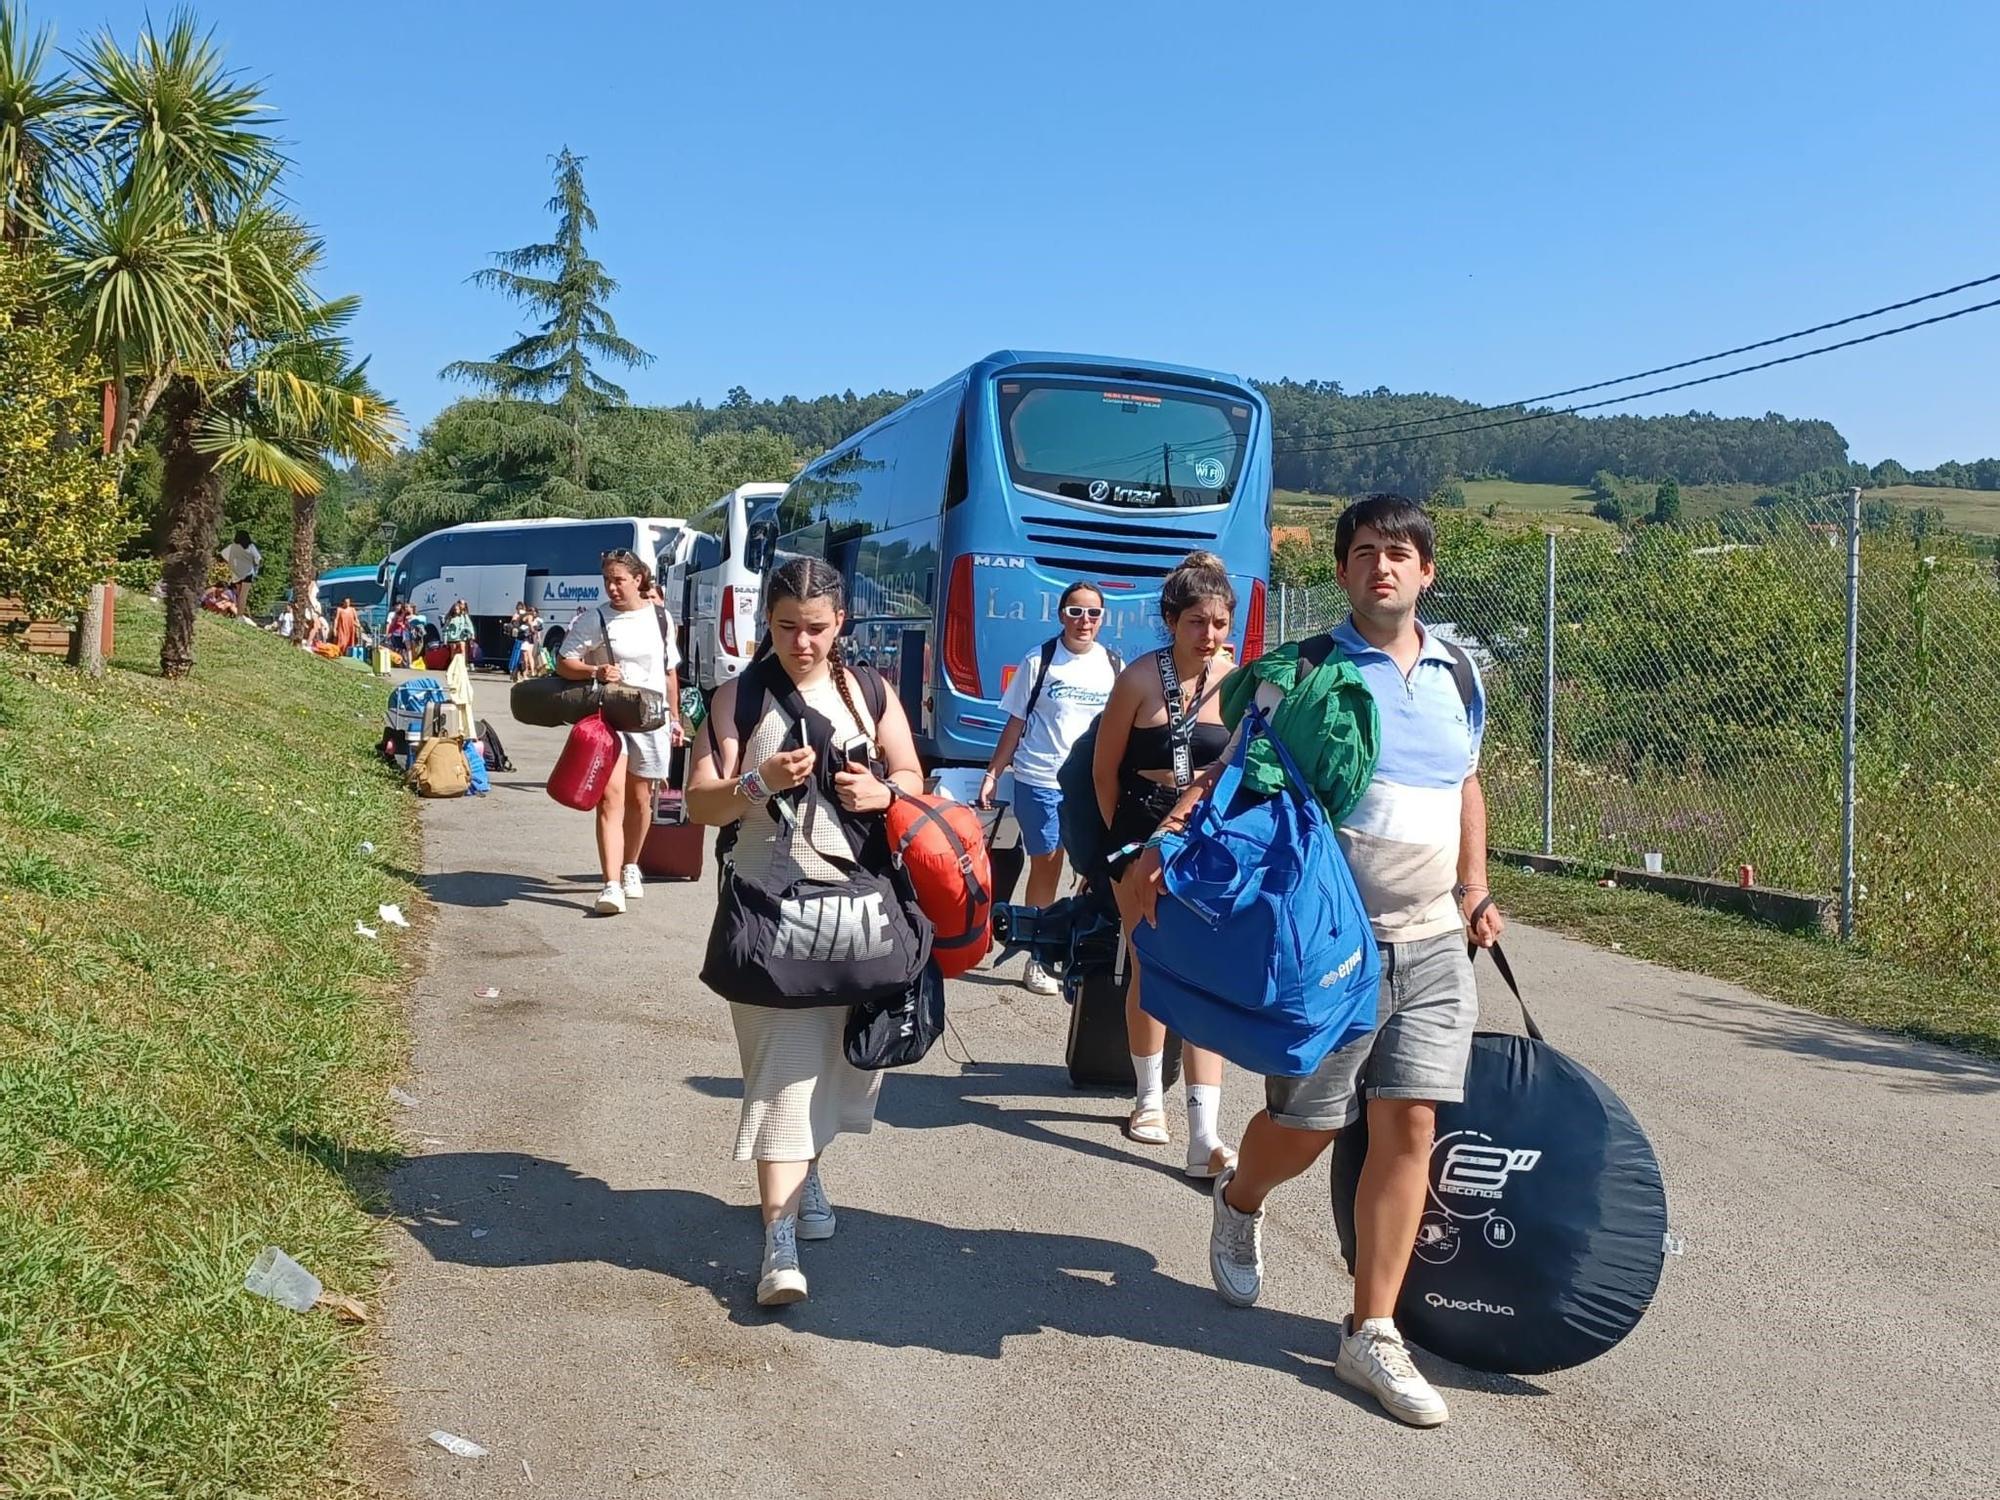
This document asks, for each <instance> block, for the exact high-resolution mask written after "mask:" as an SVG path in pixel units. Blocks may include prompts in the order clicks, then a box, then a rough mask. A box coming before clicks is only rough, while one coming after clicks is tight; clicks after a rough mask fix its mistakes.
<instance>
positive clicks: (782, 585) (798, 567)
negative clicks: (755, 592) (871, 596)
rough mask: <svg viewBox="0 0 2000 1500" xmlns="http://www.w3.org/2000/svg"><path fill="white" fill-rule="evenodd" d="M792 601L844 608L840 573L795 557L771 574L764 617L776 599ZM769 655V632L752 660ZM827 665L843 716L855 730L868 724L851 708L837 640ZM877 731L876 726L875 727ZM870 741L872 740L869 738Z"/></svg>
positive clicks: (851, 698) (851, 695)
mask: <svg viewBox="0 0 2000 1500" xmlns="http://www.w3.org/2000/svg"><path fill="white" fill-rule="evenodd" d="M784 599H796V600H798V601H799V602H800V603H805V602H806V601H807V600H811V599H829V600H831V601H832V602H833V608H834V612H835V613H836V614H838V613H840V612H842V611H844V610H845V609H846V608H847V587H846V585H845V584H844V583H843V582H842V581H841V577H840V570H839V569H838V568H836V567H834V566H833V565H832V564H830V563H827V562H824V561H822V560H821V559H819V558H817V557H795V558H793V559H792V560H791V561H790V562H788V563H786V564H785V565H784V566H783V567H780V568H778V569H777V570H776V571H774V572H773V573H772V574H771V584H770V587H769V588H768V589H767V590H766V591H765V598H764V615H765V618H766V619H769V618H770V613H771V610H772V609H773V608H775V607H776V606H777V604H778V603H779V601H780V600H784ZM770 654H771V632H770V631H769V630H766V631H765V632H764V639H763V640H761V641H759V642H758V643H757V652H756V655H755V656H754V657H752V660H753V661H761V660H762V659H763V658H764V657H766V656H769V655H770ZM826 660H827V666H828V667H829V669H830V670H831V671H832V673H833V687H834V691H835V692H837V693H839V694H840V701H841V702H842V703H843V704H844V705H845V706H846V708H847V716H848V717H849V718H850V719H852V720H853V721H854V724H855V727H856V728H857V729H858V728H860V727H861V726H862V725H863V724H865V723H867V722H868V721H867V720H865V719H863V718H862V717H861V710H860V709H859V708H857V707H856V706H855V703H854V691H853V689H852V688H850V687H849V686H848V685H847V658H846V655H845V653H844V652H843V651H842V650H841V648H840V640H839V638H838V637H835V639H834V642H833V645H832V646H831V647H830V648H829V649H828V651H827V653H826ZM876 727H877V729H878V730H879V728H880V726H879V725H878V726H876ZM870 738H871V739H872V738H874V736H873V735H870Z"/></svg>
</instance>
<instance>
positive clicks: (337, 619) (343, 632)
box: [333, 599, 361, 656]
mask: <svg viewBox="0 0 2000 1500" xmlns="http://www.w3.org/2000/svg"><path fill="white" fill-rule="evenodd" d="M333 644H334V648H335V649H336V650H337V651H339V652H340V654H341V655H342V656H345V655H347V653H348V652H350V651H352V650H353V649H354V648H355V647H356V646H359V645H360V644H361V611H359V610H358V609H356V608H355V607H354V601H353V600H352V599H342V600H341V601H340V608H338V609H336V610H335V611H334V612H333Z"/></svg>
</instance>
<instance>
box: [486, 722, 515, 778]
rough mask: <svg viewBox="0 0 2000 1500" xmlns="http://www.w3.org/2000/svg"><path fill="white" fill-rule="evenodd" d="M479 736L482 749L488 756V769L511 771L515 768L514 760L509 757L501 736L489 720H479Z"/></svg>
mask: <svg viewBox="0 0 2000 1500" xmlns="http://www.w3.org/2000/svg"><path fill="white" fill-rule="evenodd" d="M477 738H478V740H479V748H480V751H481V753H482V754H484V755H485V757H486V769H487V770H489V771H511V770H513V769H514V762H512V761H511V760H509V759H507V749H506V747H505V746H504V745H502V744H501V743H500V736H499V735H497V734H495V733H494V732H493V725H492V723H491V722H490V721H489V720H486V719H481V720H480V721H479V728H478V734H477Z"/></svg>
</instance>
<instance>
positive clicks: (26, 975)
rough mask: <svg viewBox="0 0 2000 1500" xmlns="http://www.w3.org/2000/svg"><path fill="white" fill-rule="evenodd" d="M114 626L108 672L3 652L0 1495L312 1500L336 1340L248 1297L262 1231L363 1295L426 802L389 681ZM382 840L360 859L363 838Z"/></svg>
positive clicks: (245, 645) (347, 1393) (354, 1336)
mask: <svg viewBox="0 0 2000 1500" xmlns="http://www.w3.org/2000/svg"><path fill="white" fill-rule="evenodd" d="M159 642H160V614H159V611H158V609H157V607H156V606H154V605H152V604H151V603H150V602H132V603H128V604H127V605H126V606H125V607H123V608H121V610H120V613H119V621H118V637H117V647H118V650H117V657H116V666H115V668H114V670H113V671H111V672H110V673H109V674H108V675H107V676H106V677H105V679H104V680H102V681H101V682H96V683H92V682H88V681H86V680H84V679H82V678H81V677H79V676H78V675H77V674H75V673H72V672H69V671H68V670H66V669H63V668H60V667H56V668H52V667H50V666H48V665H47V664H45V663H37V662H34V661H31V660H24V659H22V658H19V657H16V656H13V655H11V654H8V655H0V1491H4V1492H6V1493H9V1494H21V1495H48V1496H56V1495H69V1496H85V1495H88V1496H112V1495H116V1496H120V1497H125V1496H135V1497H137V1496H161V1497H166V1496H197V1495H200V1496H222V1495H229V1496H320V1495H324V1494H327V1493H331V1492H332V1491H333V1489H334V1488H335V1487H336V1486H337V1485H338V1483H339V1480H338V1477H337V1463H336V1459H335V1457H334V1454H333V1439H334V1436H335V1429H336V1425H337V1423H338V1421H339V1420H340V1412H341V1409H342V1407H343V1405H344V1404H345V1403H347V1402H349V1400H350V1398H351V1397H352V1395H353V1392H354V1390H355V1370H356V1365H357V1360H358V1357H359V1354H360V1346H359V1335H358V1333H357V1331H356V1330H354V1329H351V1328H343V1327H342V1326H340V1325H339V1324H337V1323H335V1322H334V1321H333V1320H332V1318H331V1317H330V1316H329V1315H328V1314H327V1313H326V1312H324V1311H318V1312H313V1313H309V1314H305V1315H300V1314H296V1313H292V1312H288V1311H285V1310H284V1309H282V1308H279V1307H277V1306H275V1305H273V1304H271V1303H268V1302H265V1301H262V1300H259V1299H257V1298H254V1297H252V1296H250V1295H249V1294H247V1293H246V1292H244V1291H243V1290H242V1280H243V1273H244V1270H245V1268H246V1267H247V1266H248V1265H249V1263H250V1261H251V1259H252V1257H253V1256H254V1255H255V1254H256V1252H257V1251H258V1249H259V1248H260V1247H262V1246H263V1245H265V1244H267V1243H268V1244H277V1245H280V1246H282V1247H284V1248H285V1249H286V1250H288V1251H289V1252H290V1253H291V1254H292V1255H293V1256H295V1257H296V1258H297V1259H298V1260H300V1261H301V1262H302V1263H304V1264H305V1265H306V1266H307V1267H309V1268H310V1269H312V1270H314V1271H315V1272H316V1273H317V1274H318V1275H319V1276H320V1278H321V1279H322V1280H323V1281H324V1282H325V1283H326V1285H327V1287H328V1288H329V1289H330V1290H336V1291H343V1292H349V1293H356V1294H360V1295H363V1296H365V1295H366V1294H367V1293H368V1292H369V1291H370V1289H371V1287H372V1286H373V1283H374V1279H375V1277H376V1275H377V1274H378V1271H379V1255H380V1250H379V1245H378V1237H377V1234H376V1229H375V1226H374V1224H373V1222H372V1221H371V1220H370V1218H369V1217H368V1215H367V1214H366V1213H364V1212H363V1210H362V1208H361V1206H360V1204H359V1203H358V1202H357V1199H356V1197H355V1194H354V1192H353V1191H352V1190H351V1188H350V1180H353V1181H354V1182H357V1183H359V1182H362V1181H365V1176H366V1170H367V1168H368V1167H369V1165H370V1164H371V1163H376V1162H380V1161H381V1160H384V1159H386V1153H389V1152H391V1151H392V1150H393V1147H394V1142H393V1139H392V1136H391V1133H390V1130H389V1126H388V1121H387V1118H386V1115H387V1111H388V1105H387V1103H386V1101H385V1099H384V1093H383V1090H384V1085H385V1083H386V1082H387V1081H388V1080H389V1078H390V1077H392V1076H393V1074H394V1073H395V1071H396V1070H397V1069H398V1068H399V1066H400V1065H401V1062H402V1058H403V1055H404V1025H403V1020H402V1015H401V1009H400V1005H399V1002H398V998H397V995H398V989H399V985H398V973H399V968H400V965H399V960H398V947H399V944H398V943H397V942H396V940H395V934H394V932H393V930H392V929H389V928H386V927H384V928H383V936H382V940H381V941H370V940H368V939H365V938H362V937H360V936H358V935H357V934H356V933H355V931H354V924H355V921H356V919H357V918H360V917H366V918H367V919H368V921H369V925H371V926H376V925H378V924H377V919H376V917H375V909H376V906H377V904H378V903H379V902H384V901H403V902H408V901H409V900H410V899H411V896H412V888H411V886H410V885H409V883H408V882H407V881H406V880H405V879H404V878H402V877H400V876H399V875H397V874H396V873H394V871H395V870H396V869H397V868H398V867H400V868H402V869H413V868H415V866H416V853H417V850H416V835H415V821H414V819H413V817H412V816H411V814H412V810H413V809H412V807H411V805H410V803H409V802H408V800H407V797H406V795H405V794H404V793H403V791H402V790H401V788H400V787H399V786H398V785H397V784H396V782H395V781H394V780H393V779H392V778H391V777H390V776H388V775H386V774H385V773H384V772H382V771H380V770H378V769H377V768H376V767H375V766H374V765H373V764H371V762H370V758H369V749H370V737H371V734H372V732H373V730H374V728H375V727H376V726H377V725H378V724H379V722H380V715H381V705H382V700H383V692H384V690H383V688H382V687H381V686H379V685H378V684H377V683H376V682H375V681H373V680H372V679H370V678H368V677H366V676H365V675H363V674H361V673H358V672H353V671H351V670H348V669H344V668H342V667H340V666H338V665H336V664H333V663H329V662H324V661H321V660H318V659H316V658H311V657H307V656H304V655H303V654H301V653H299V652H297V651H294V650H291V649H289V648H287V647H285V646H284V645H283V644H282V643H280V642H279V641H277V640H276V639H274V638H272V637H270V636H264V635H259V634H257V633H256V632H254V631H251V630H249V629H248V628H247V627H244V626H241V625H232V624H228V623H226V622H223V621H219V620H209V619H206V618H205V619H204V620H203V621H202V626H201V634H200V637H199V645H198V650H199V658H200V661H199V665H198V667H197V668H196V673H195V676H194V677H193V679H191V680H190V681H187V682H183V683H175V684H170V683H166V682H163V681H161V680H160V679H159V677H158V676H157V674H156V671H155V668H154V666H153V663H154V662H155V661H156V660H157V657H158V653H159ZM364 841H365V842H371V843H373V844H374V845H375V846H376V852H375V853H373V854H372V855H371V854H364V853H362V852H361V849H360V846H361V844H362V843H363V842H364Z"/></svg>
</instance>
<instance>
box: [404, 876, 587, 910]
mask: <svg viewBox="0 0 2000 1500" xmlns="http://www.w3.org/2000/svg"><path fill="white" fill-rule="evenodd" d="M397 873H398V874H402V873H404V872H402V871H398V872H397ZM409 878H410V879H412V880H415V881H416V882H417V883H418V884H419V885H421V886H422V887H423V888H424V890H425V892H426V893H427V894H428V895H429V896H430V898H431V900H433V901H435V902H437V904H438V905H439V906H474V907H502V906H512V905H513V904H514V903H515V902H517V901H532V902H535V903H537V904H539V905H542V906H554V907H560V908H561V909H563V910H565V911H588V910H589V908H590V897H591V895H592V893H593V892H594V890H595V888H596V884H597V881H598V879H599V878H600V877H598V876H597V875H595V874H590V875H577V876H570V877H557V878H556V879H553V880H551V879H548V878H547V877H544V876H541V875H524V874H522V873H521V872H519V871H517V870H440V871H437V872H436V873H434V874H429V875H412V876H409Z"/></svg>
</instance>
